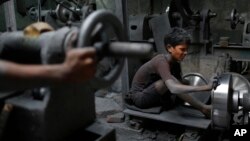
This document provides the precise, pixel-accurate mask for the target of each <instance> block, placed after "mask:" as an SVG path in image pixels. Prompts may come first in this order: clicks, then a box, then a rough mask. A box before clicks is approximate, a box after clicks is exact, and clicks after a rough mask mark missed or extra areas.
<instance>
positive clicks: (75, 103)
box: [0, 10, 152, 141]
mask: <svg viewBox="0 0 250 141" xmlns="http://www.w3.org/2000/svg"><path fill="white" fill-rule="evenodd" d="M107 29H111V31H113V33H114V36H112V37H115V39H116V40H118V41H120V42H110V39H109V37H111V36H110V35H109V34H108V32H107ZM75 33H78V40H77V43H76V47H84V46H94V47H96V48H97V54H98V56H99V59H100V60H103V59H105V58H106V56H109V58H111V59H112V60H114V69H112V70H109V71H107V72H104V73H103V72H99V73H98V72H97V74H96V77H95V78H94V79H93V80H90V82H89V83H82V84H62V85H58V86H53V87H44V88H38V90H37V91H35V92H36V93H35V94H34V91H33V90H27V91H25V92H24V94H22V95H21V96H17V97H13V98H7V99H6V98H2V99H4V100H5V103H6V104H11V105H13V106H14V109H13V111H12V112H11V113H10V115H9V119H8V122H7V123H6V127H5V130H4V134H3V139H1V140H4V141H5V140H6V141H8V140H22V141H34V140H40V141H57V140H65V141H66V140H67V141H68V140H79V139H80V140H101V141H106V140H109V141H113V140H115V134H114V129H113V128H110V127H107V126H104V125H102V124H99V123H98V122H95V103H94V92H95V91H96V89H99V88H103V87H106V86H108V85H110V84H111V83H112V82H113V81H114V80H115V79H116V78H117V77H118V76H119V74H120V72H121V70H122V67H123V57H125V56H128V57H140V56H141V57H142V56H145V55H147V54H149V53H150V52H151V51H152V49H151V46H150V45H148V44H136V43H132V44H131V43H126V42H121V41H125V38H124V33H123V29H122V25H121V23H120V21H119V20H118V19H117V18H116V17H115V16H114V15H113V14H111V13H110V12H107V11H103V10H101V11H97V12H94V13H93V14H91V15H89V16H88V18H86V20H85V21H84V22H83V23H82V25H81V28H80V29H78V28H77V27H71V28H69V27H64V28H61V29H59V30H57V31H50V32H44V33H42V34H41V35H40V36H39V37H38V38H30V37H26V36H25V35H24V34H23V32H10V33H3V34H2V35H1V36H0V40H1V44H0V48H1V53H0V56H1V58H2V59H6V60H10V61H14V62H19V63H20V62H21V63H26V64H54V63H61V62H62V61H63V59H64V54H65V52H66V51H67V46H66V45H67V42H68V41H69V38H70V37H71V35H72V34H75ZM15 51H19V52H18V55H17V56H14V57H12V56H13V55H11V53H12V52H15ZM10 55H11V56H10ZM34 56H36V57H34ZM33 57H34V58H33ZM31 60H32V61H31ZM100 63H101V61H100ZM13 86H14V87H13V90H14V89H19V87H18V86H16V87H15V85H13Z"/></svg>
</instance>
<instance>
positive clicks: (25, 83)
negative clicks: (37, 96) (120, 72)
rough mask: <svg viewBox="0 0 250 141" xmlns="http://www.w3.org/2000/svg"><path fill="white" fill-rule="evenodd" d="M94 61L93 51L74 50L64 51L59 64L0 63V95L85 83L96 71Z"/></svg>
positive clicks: (88, 49)
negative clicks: (9, 92) (37, 88)
mask: <svg viewBox="0 0 250 141" xmlns="http://www.w3.org/2000/svg"><path fill="white" fill-rule="evenodd" d="M73 40H75V39H73V38H72V41H71V42H73ZM71 42H70V43H69V45H68V46H69V48H70V47H71V44H72V43H71ZM95 58H96V50H95V49H94V48H75V49H69V51H67V52H66V57H65V60H64V62H63V63H62V64H48V65H24V64H17V63H13V62H8V61H3V60H0V92H4V91H12V90H23V89H28V88H34V87H40V86H47V85H55V84H62V83H72V82H74V83H79V82H85V81H87V80H89V79H91V78H92V77H93V76H94V74H95V72H96V64H97V63H96V61H95Z"/></svg>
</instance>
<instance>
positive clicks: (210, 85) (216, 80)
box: [208, 74, 220, 90]
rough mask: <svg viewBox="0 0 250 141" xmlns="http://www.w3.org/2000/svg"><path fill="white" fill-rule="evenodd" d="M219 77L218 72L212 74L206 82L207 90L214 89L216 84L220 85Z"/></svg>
mask: <svg viewBox="0 0 250 141" xmlns="http://www.w3.org/2000/svg"><path fill="white" fill-rule="evenodd" d="M219 78H220V77H219V75H218V74H214V75H212V77H211V78H210V82H209V83H208V90H212V89H216V88H217V86H219V85H220V82H219Z"/></svg>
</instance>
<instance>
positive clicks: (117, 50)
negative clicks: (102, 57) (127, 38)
mask: <svg viewBox="0 0 250 141" xmlns="http://www.w3.org/2000/svg"><path fill="white" fill-rule="evenodd" d="M108 49H109V54H110V55H112V56H124V57H125V56H126V57H136V58H139V57H147V56H149V55H152V53H153V47H152V45H151V44H147V43H129V42H127V43H125V42H113V43H110V45H109V47H108Z"/></svg>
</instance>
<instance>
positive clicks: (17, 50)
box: [0, 0, 250, 141]
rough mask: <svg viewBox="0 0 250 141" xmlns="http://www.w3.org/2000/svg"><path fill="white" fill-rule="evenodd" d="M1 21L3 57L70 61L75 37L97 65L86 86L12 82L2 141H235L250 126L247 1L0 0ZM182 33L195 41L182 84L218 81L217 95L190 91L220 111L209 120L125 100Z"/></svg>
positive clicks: (182, 109) (184, 109) (3, 96)
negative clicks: (169, 40)
mask: <svg viewBox="0 0 250 141" xmlns="http://www.w3.org/2000/svg"><path fill="white" fill-rule="evenodd" d="M0 21H1V22H0V59H1V60H5V61H10V62H15V63H19V64H25V65H34V64H36V65H47V64H58V63H62V62H63V61H64V59H65V53H66V52H67V51H68V49H67V45H68V43H69V42H70V38H71V37H72V36H73V35H74V34H75V33H77V37H76V38H77V39H76V42H75V43H74V46H73V48H84V47H93V48H95V49H96V52H97V58H98V61H97V70H96V73H95V76H94V77H93V78H91V80H89V81H88V82H86V83H67V84H60V85H47V86H44V87H33V88H29V89H22V90H17V89H16V88H18V86H17V85H18V84H16V83H13V84H12V83H9V84H8V85H9V86H11V87H9V88H10V89H9V90H8V91H4V92H1V91H0V108H1V110H0V111H1V113H0V141H14V140H18V141H76V140H78V141H140V140H146V141H175V140H176V141H203V140H208V141H211V140H215V141H227V140H232V136H234V135H235V134H234V133H235V132H234V131H235V130H233V129H235V128H236V127H237V128H239V129H240V128H244V129H245V128H249V126H250V123H249V120H250V83H249V80H250V66H249V61H250V3H249V2H248V1H247V0H219V1H218V0H1V1H0ZM175 27H179V28H183V29H185V30H187V31H188V32H189V33H190V35H191V37H192V39H191V43H190V45H189V48H188V51H187V56H186V58H185V59H184V60H183V61H182V62H181V63H180V64H181V68H182V79H184V80H185V81H187V82H188V85H192V86H202V85H207V84H208V83H209V81H210V79H211V77H213V76H214V75H216V79H217V81H216V85H215V86H214V88H213V89H212V90H211V91H202V92H193V93H189V95H190V96H192V97H194V98H195V99H198V100H200V101H201V102H202V103H205V104H210V105H212V110H211V117H210V118H207V117H205V116H204V115H203V114H202V113H201V112H200V111H198V110H197V109H195V108H193V107H192V106H191V105H190V104H189V103H187V102H183V103H180V104H179V105H176V106H175V107H173V108H171V109H168V110H164V109H163V108H162V107H152V108H148V109H142V108H139V107H136V106H134V105H131V104H129V103H127V102H126V101H125V100H124V99H125V97H126V94H127V93H128V92H129V89H130V87H131V83H132V79H133V77H134V75H135V73H136V71H137V70H138V69H139V68H140V66H141V65H143V64H144V63H145V62H147V61H149V60H150V59H151V58H153V57H154V56H155V55H156V54H161V53H162V54H166V53H167V51H166V50H165V48H164V36H165V35H166V34H168V33H169V32H170V31H171V29H173V28H175ZM1 77H2V76H1ZM0 79H1V78H0ZM11 88H13V89H11ZM6 105H11V106H12V108H11V109H8V108H6ZM249 129H250V128H249ZM232 131H233V133H232ZM237 131H238V130H237ZM249 132H250V130H249ZM243 133H246V132H243ZM236 135H237V134H236ZM241 135H242V136H243V134H241V133H239V136H241Z"/></svg>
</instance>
